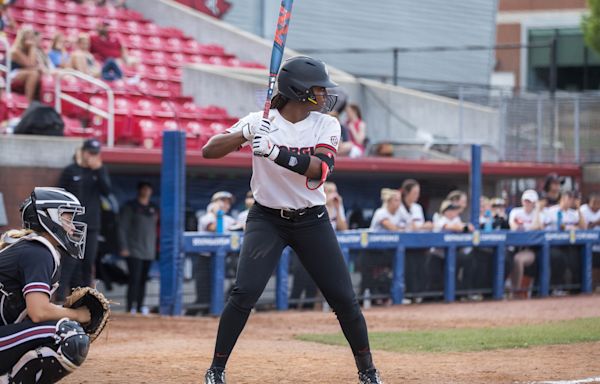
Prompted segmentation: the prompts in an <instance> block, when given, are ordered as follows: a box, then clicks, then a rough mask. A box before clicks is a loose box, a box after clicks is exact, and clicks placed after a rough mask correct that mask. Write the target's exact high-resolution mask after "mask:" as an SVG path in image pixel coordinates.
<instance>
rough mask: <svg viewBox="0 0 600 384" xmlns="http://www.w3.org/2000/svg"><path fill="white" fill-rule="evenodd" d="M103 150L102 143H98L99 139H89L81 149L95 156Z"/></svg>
mask: <svg viewBox="0 0 600 384" xmlns="http://www.w3.org/2000/svg"><path fill="white" fill-rule="evenodd" d="M101 148H102V145H101V144H100V141H98V139H87V140H86V141H84V142H83V146H82V147H81V149H82V150H84V151H88V152H89V153H92V154H94V155H97V154H98V153H100V149H101Z"/></svg>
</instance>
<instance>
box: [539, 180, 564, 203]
mask: <svg viewBox="0 0 600 384" xmlns="http://www.w3.org/2000/svg"><path fill="white" fill-rule="evenodd" d="M564 183H565V178H564V177H559V176H558V174H556V173H550V174H549V175H548V176H546V181H544V187H543V189H542V193H541V195H540V203H541V204H542V208H545V207H551V206H553V205H556V204H558V202H559V200H560V189H561V186H562V185H563V184H564Z"/></svg>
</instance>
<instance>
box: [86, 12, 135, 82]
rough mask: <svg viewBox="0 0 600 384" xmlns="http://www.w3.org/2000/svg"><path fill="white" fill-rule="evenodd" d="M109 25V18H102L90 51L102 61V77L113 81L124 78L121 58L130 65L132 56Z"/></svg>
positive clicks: (92, 39) (93, 37)
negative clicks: (113, 33)
mask: <svg viewBox="0 0 600 384" xmlns="http://www.w3.org/2000/svg"><path fill="white" fill-rule="evenodd" d="M109 25H110V21H109V20H102V21H101V22H100V23H98V26H97V29H96V32H97V34H96V35H94V36H92V38H91V46H90V51H91V52H92V54H93V55H94V57H96V59H97V60H98V61H99V62H101V63H102V78H103V79H104V80H107V81H112V80H118V79H121V78H123V71H122V70H121V63H120V62H119V60H122V61H123V63H125V64H127V65H128V64H130V58H129V56H127V50H126V49H125V46H124V45H123V44H122V43H121V40H120V39H119V38H118V37H117V36H113V35H111V34H110V33H109V31H108V26H109Z"/></svg>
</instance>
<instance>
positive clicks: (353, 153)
mask: <svg viewBox="0 0 600 384" xmlns="http://www.w3.org/2000/svg"><path fill="white" fill-rule="evenodd" d="M346 116H347V117H348V120H347V121H346V127H347V128H348V133H349V135H350V141H352V148H351V149H350V153H349V154H348V156H350V157H361V156H363V155H364V153H365V147H366V142H367V127H366V124H365V122H364V121H363V119H362V114H361V112H360V108H359V106H358V105H356V104H349V105H348V106H347V107H346Z"/></svg>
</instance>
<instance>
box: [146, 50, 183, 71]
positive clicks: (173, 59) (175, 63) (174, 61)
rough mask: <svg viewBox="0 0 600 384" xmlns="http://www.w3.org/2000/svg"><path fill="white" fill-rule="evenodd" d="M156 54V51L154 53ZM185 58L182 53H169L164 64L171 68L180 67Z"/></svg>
mask: <svg viewBox="0 0 600 384" xmlns="http://www.w3.org/2000/svg"><path fill="white" fill-rule="evenodd" d="M154 52H156V51H154ZM186 60H187V58H186V56H185V55H184V54H183V53H178V52H176V53H171V54H170V55H169V56H168V57H167V58H166V62H167V64H169V65H170V66H171V67H181V66H183V65H184V64H185V62H186Z"/></svg>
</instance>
